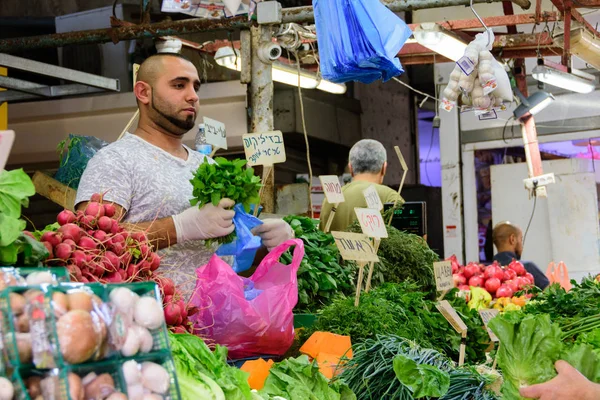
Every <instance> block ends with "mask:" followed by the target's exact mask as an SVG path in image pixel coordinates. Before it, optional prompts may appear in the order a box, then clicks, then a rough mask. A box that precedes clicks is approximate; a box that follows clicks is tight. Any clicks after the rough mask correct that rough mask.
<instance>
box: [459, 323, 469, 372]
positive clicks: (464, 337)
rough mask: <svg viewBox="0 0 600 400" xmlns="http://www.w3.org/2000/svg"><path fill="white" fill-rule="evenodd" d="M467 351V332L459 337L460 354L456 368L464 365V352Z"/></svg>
mask: <svg viewBox="0 0 600 400" xmlns="http://www.w3.org/2000/svg"><path fill="white" fill-rule="evenodd" d="M466 351H467V331H464V332H463V333H462V334H461V335H460V352H459V354H458V366H459V367H460V366H462V365H463V364H464V363H465V352H466Z"/></svg>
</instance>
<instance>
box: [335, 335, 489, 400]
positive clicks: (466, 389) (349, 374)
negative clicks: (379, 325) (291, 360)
mask: <svg viewBox="0 0 600 400" xmlns="http://www.w3.org/2000/svg"><path fill="white" fill-rule="evenodd" d="M397 360H400V361H397ZM407 360H411V361H413V362H414V364H412V363H410V362H409V361H407ZM415 364H416V370H417V371H418V372H419V378H422V377H423V375H428V376H427V378H425V379H421V381H423V383H424V384H423V385H422V386H420V385H419V379H416V378H417V376H416V374H415V368H414V366H415ZM419 367H420V370H419ZM435 371H439V372H435ZM421 372H422V373H423V375H421ZM405 374H409V376H405ZM398 375H400V376H398ZM446 376H447V377H448V378H449V382H448V384H446V383H447V381H446ZM341 378H342V379H344V380H345V381H346V382H347V383H348V386H349V387H350V389H352V390H353V391H354V393H357V394H359V396H360V399H372V400H380V399H398V400H412V399H413V398H416V397H417V396H421V392H418V393H417V392H416V390H417V389H419V390H427V391H428V392H429V393H433V392H434V391H435V392H436V393H439V397H440V398H441V399H444V400H463V399H477V400H482V399H494V398H495V397H494V395H493V394H492V393H491V392H489V391H487V390H485V389H484V386H485V385H486V384H488V383H489V382H490V381H489V380H488V379H487V378H486V377H484V376H482V375H480V374H479V373H477V372H476V371H475V370H474V369H471V368H458V369H456V368H454V364H453V363H452V361H451V360H450V359H449V358H447V357H445V356H444V355H443V354H441V353H439V352H437V351H435V350H432V349H427V348H424V347H421V346H419V345H417V344H416V343H415V342H413V341H410V340H407V339H404V338H401V337H399V336H396V335H378V336H377V337H376V338H375V339H367V340H365V341H364V342H362V343H358V344H355V345H354V346H353V357H352V359H350V360H348V361H347V363H346V365H345V367H344V372H343V373H342V375H341ZM437 380H439V382H437V383H434V381H437ZM413 392H414V393H413ZM424 396H425V395H424ZM436 397H438V396H437V395H436Z"/></svg>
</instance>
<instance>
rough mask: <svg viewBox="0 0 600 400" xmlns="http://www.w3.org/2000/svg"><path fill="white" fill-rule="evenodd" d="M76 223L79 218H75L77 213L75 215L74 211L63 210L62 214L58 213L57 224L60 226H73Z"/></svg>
mask: <svg viewBox="0 0 600 400" xmlns="http://www.w3.org/2000/svg"><path fill="white" fill-rule="evenodd" d="M75 221H77V216H75V213H73V211H69V210H62V211H61V212H60V213H58V216H57V217H56V222H58V224H59V225H60V226H63V225H66V224H72V223H73V222H75Z"/></svg>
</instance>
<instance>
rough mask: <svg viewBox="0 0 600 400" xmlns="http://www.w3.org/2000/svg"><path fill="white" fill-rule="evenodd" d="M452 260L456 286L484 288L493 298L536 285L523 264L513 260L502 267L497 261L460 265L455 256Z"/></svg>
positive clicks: (506, 295) (461, 287) (510, 295)
mask: <svg viewBox="0 0 600 400" xmlns="http://www.w3.org/2000/svg"><path fill="white" fill-rule="evenodd" d="M449 261H451V262H452V279H453V280H454V286H455V287H457V288H458V289H460V290H470V287H471V286H474V287H480V288H484V289H485V290H486V291H487V292H488V293H490V294H491V295H492V297H493V298H501V297H512V296H513V295H514V294H515V293H516V292H518V291H520V290H524V289H527V287H529V286H531V285H534V284H535V283H534V278H533V275H531V274H530V273H529V272H527V271H526V270H525V267H524V266H523V264H521V263H520V262H519V261H517V260H513V261H512V262H511V263H510V264H509V265H508V266H507V267H505V268H502V267H501V266H500V265H499V264H498V263H497V262H494V263H493V264H492V265H488V266H484V265H480V264H477V263H475V262H470V263H469V264H467V265H466V266H464V267H463V266H462V265H460V263H459V262H458V261H457V259H456V257H455V256H452V257H450V258H449Z"/></svg>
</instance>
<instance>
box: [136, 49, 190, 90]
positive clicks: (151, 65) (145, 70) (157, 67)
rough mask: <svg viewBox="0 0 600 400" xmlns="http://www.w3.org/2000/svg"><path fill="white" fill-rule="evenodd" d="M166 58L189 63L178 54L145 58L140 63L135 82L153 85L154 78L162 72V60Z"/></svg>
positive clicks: (163, 54)
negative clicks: (178, 59) (179, 59)
mask: <svg viewBox="0 0 600 400" xmlns="http://www.w3.org/2000/svg"><path fill="white" fill-rule="evenodd" d="M167 57H176V58H181V59H182V60H185V61H187V62H189V63H191V61H190V60H189V59H188V58H187V57H185V56H182V55H181V54H179V53H157V54H154V55H151V56H150V57H148V58H146V59H145V60H144V62H142V64H141V65H140V69H139V70H138V73H137V80H138V81H144V82H146V83H148V84H150V85H153V84H154V82H155V81H156V78H157V77H158V76H159V75H160V73H161V72H162V69H163V60H164V59H165V58H167Z"/></svg>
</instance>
